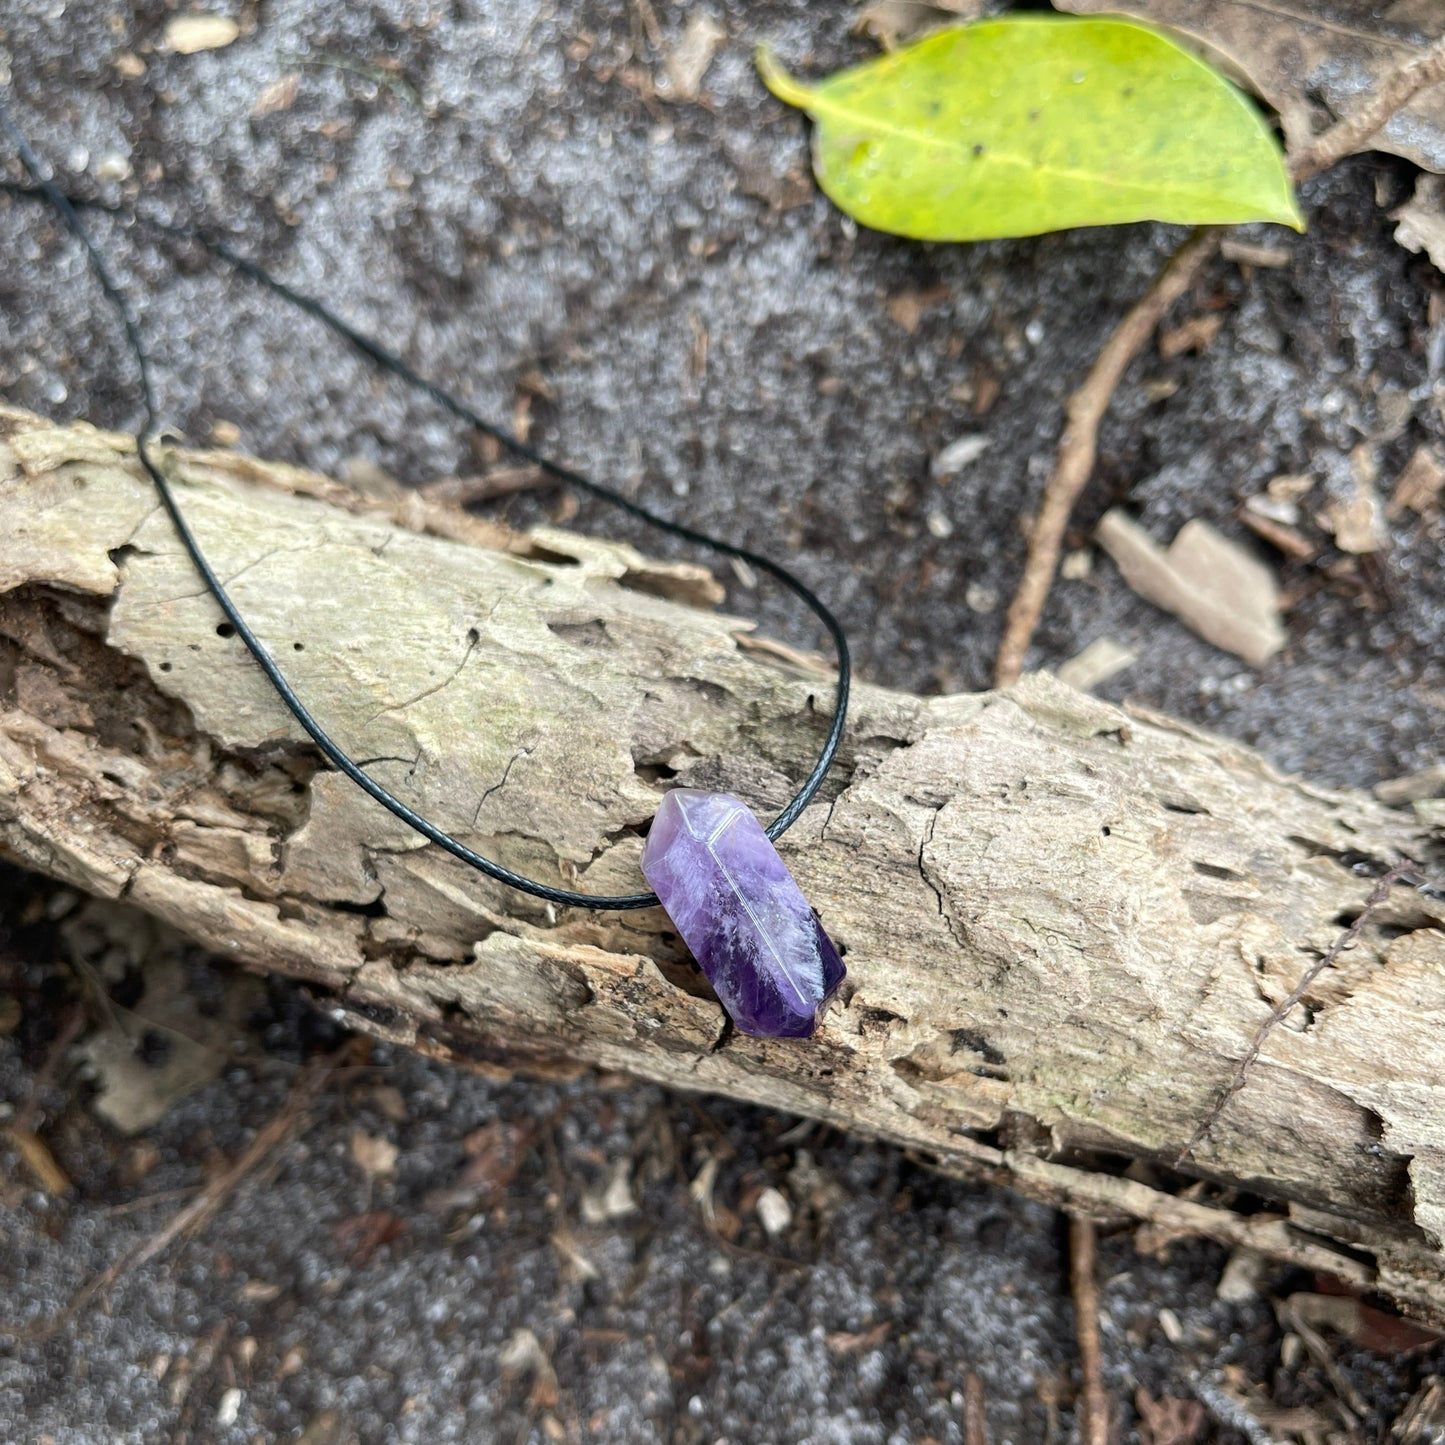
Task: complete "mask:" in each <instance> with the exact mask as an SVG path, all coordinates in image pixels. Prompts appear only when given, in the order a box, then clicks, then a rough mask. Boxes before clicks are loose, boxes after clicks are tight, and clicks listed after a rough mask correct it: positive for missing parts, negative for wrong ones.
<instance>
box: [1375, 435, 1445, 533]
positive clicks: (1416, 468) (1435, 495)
mask: <svg viewBox="0 0 1445 1445" xmlns="http://www.w3.org/2000/svg"><path fill="white" fill-rule="evenodd" d="M1442 487H1445V466H1442V465H1441V464H1440V456H1439V453H1438V452H1436V450H1435V448H1434V447H1431V446H1422V447H1416V448H1415V454H1414V456H1412V457H1411V458H1410V460H1409V461H1408V462H1406V463H1405V470H1404V471H1403V472H1401V473H1400V478H1399V480H1398V481H1397V482H1396V483H1395V490H1394V491H1393V492H1392V493H1391V494H1390V501H1389V505H1388V506H1386V508H1385V515H1386V516H1387V517H1389V518H1390V519H1391V520H1392V521H1393V520H1394V518H1396V517H1398V516H1399V515H1400V514H1401V513H1402V512H1414V513H1415V515H1416V516H1417V517H1433V516H1435V515H1437V514H1438V513H1439V511H1440V491H1441V488H1442Z"/></svg>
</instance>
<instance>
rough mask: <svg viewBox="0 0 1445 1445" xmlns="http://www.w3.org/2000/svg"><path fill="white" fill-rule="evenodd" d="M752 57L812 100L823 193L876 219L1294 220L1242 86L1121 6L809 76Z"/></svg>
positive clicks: (933, 41) (967, 222)
mask: <svg viewBox="0 0 1445 1445" xmlns="http://www.w3.org/2000/svg"><path fill="white" fill-rule="evenodd" d="M758 69H759V71H760V73H761V75H762V78H763V81H764V83H765V84H766V85H767V87H768V89H769V90H771V91H772V92H773V94H774V95H776V96H777V97H778V98H779V99H780V100H784V101H786V102H787V103H788V104H789V105H796V106H799V107H801V108H802V109H803V110H806V111H807V112H808V114H809V115H810V116H812V118H813V120H814V122H815V128H814V132H813V168H814V170H815V171H816V172H817V176H818V183H819V185H821V186H822V188H823V190H824V192H825V193H826V194H827V195H828V196H829V197H830V198H831V199H832V200H833V202H834V203H835V204H836V205H838V206H840V207H841V208H842V209H843V210H845V211H847V212H848V214H849V215H850V216H853V217H855V218H856V219H857V220H859V221H861V222H862V223H863V224H864V225H865V226H872V227H874V228H875V229H876V230H879V231H890V232H893V233H894V234H895V235H899V236H911V237H913V238H915V239H917V240H921V241H979V240H984V239H987V238H989V237H996V236H1034V235H1038V234H1039V233H1040V232H1043V231H1059V230H1064V229H1066V228H1068V227H1072V226H1099V225H1107V224H1113V223H1118V222H1123V221H1144V220H1153V221H1179V222H1184V223H1186V224H1190V225H1199V224H1205V223H1227V222H1235V221H1282V222H1283V223H1284V224H1285V225H1288V226H1294V227H1295V228H1296V229H1297V230H1302V229H1303V222H1302V220H1301V218H1300V213H1299V208H1298V207H1297V206H1296V204H1295V200H1294V194H1293V192H1292V191H1291V189H1290V183H1289V177H1288V176H1287V174H1286V172H1285V168H1284V158H1283V156H1282V155H1281V153H1280V149H1279V146H1278V144H1277V143H1276V141H1275V139H1274V136H1273V135H1272V134H1271V132H1270V131H1269V129H1268V128H1267V126H1266V125H1265V123H1264V119H1263V117H1262V116H1261V115H1260V113H1259V112H1258V111H1257V110H1256V109H1255V108H1254V105H1253V104H1252V103H1251V102H1250V100H1249V99H1248V98H1247V97H1246V96H1245V95H1244V94H1243V93H1242V92H1240V91H1239V90H1237V89H1236V88H1235V87H1234V86H1233V85H1231V84H1230V83H1229V82H1228V81H1227V80H1225V79H1224V78H1223V77H1222V76H1221V75H1219V74H1217V73H1216V72H1215V71H1213V70H1211V69H1210V68H1209V66H1208V65H1206V64H1205V63H1204V62H1203V61H1202V60H1200V59H1198V58H1197V57H1196V56H1194V55H1191V54H1190V53H1189V52H1188V51H1186V50H1182V49H1181V48H1180V47H1179V46H1178V45H1176V44H1175V43H1174V42H1173V41H1172V40H1170V39H1168V38H1167V37H1166V36H1164V35H1162V34H1160V32H1159V31H1157V30H1153V29H1150V28H1149V27H1148V26H1145V25H1139V24H1136V23H1134V22H1133V21H1128V20H1114V19H1102V18H1101V19H1087V20H1085V19H1079V20H1075V19H1071V18H1068V17H1064V16H1047V15H1011V16H1005V17H1003V18H1000V19H996V20H981V21H978V22H977V23H975V24H972V25H960V26H956V27H954V28H952V29H948V30H943V31H939V32H938V33H937V34H934V35H930V36H929V37H928V38H927V39H925V40H920V41H919V42H918V43H917V44H916V45H910V46H908V47H907V48H906V49H903V50H896V51H894V52H893V53H892V54H890V55H884V56H881V57H880V58H879V59H877V60H872V61H869V62H867V63H866V64H864V65H859V66H856V67H854V68H853V69H851V70H844V71H840V72H839V73H838V74H837V75H833V76H830V77H829V78H828V79H827V80H824V81H821V82H819V83H818V84H817V85H807V84H804V83H803V82H802V81H799V80H796V79H794V78H793V77H792V76H791V75H789V74H788V73H787V72H786V71H785V70H783V68H782V67H781V66H780V65H779V64H778V62H777V61H776V60H775V59H774V58H773V56H772V55H771V54H770V53H769V52H768V51H767V50H766V49H764V50H760V51H759V53H758Z"/></svg>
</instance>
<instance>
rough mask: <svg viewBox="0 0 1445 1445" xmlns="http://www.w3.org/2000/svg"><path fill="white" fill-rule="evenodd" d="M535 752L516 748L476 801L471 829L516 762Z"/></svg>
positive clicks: (503, 784)
mask: <svg viewBox="0 0 1445 1445" xmlns="http://www.w3.org/2000/svg"><path fill="white" fill-rule="evenodd" d="M535 751H536V749H535V748H518V749H517V751H516V752H514V753H513V754H512V756H511V757H510V758H508V759H507V766H506V767H505V768H503V769H502V776H501V777H500V778H499V779H498V780H497V781H496V782H495V783H493V784H492V786H491V787H490V788H488V789H487V790H486V792H485V793H483V794H482V796H481V797H480V798H478V799H477V806H476V810H475V811H474V812H473V813H472V827H473V828H475V827H476V826H477V819H478V818H480V817H481V816H482V809H483V807H485V806H486V802H487V799H488V798H490V797H491V796H492V794H493V793H500V792H501V791H502V789H503V788H505V787H506V786H507V779H508V778H510V777H511V776H512V768H513V766H514V765H515V764H516V762H517V760H518V759H519V758H529V757H531V755H532V754H533V753H534V752H535ZM543 841H545V840H543ZM604 851H605V850H604Z"/></svg>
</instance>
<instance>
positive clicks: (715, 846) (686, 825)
mask: <svg viewBox="0 0 1445 1445" xmlns="http://www.w3.org/2000/svg"><path fill="white" fill-rule="evenodd" d="M642 871H643V873H644V874H645V875H646V877H647V881H648V882H649V883H650V884H651V885H652V889H653V892H654V893H656V894H657V896H658V898H659V899H660V900H661V901H662V906H663V907H664V908H665V909H666V910H667V915H668V917H669V918H671V919H672V921H673V922H674V923H675V924H676V925H677V931H678V932H679V933H680V934H682V937H683V939H684V941H685V942H686V943H687V946H688V947H689V948H690V949H691V950H692V953H693V957H694V958H696V959H697V961H698V963H699V964H700V965H701V966H702V971H703V972H704V973H705V974H706V975H707V977H708V981H709V982H710V983H711V984H712V986H713V988H714V989H715V990H716V991H717V996H718V998H720V999H721V1000H722V1005H723V1007H724V1008H725V1009H726V1010H727V1011H728V1013H729V1015H731V1017H732V1020H733V1022H734V1023H735V1024H736V1025H737V1026H738V1028H739V1029H740V1030H742V1032H743V1033H745V1034H763V1035H766V1036H768V1037H770V1038H790V1039H798V1038H807V1037H808V1035H809V1034H811V1033H812V1032H813V1030H814V1029H815V1028H816V1027H817V1024H818V1011H819V1009H820V1008H821V1007H822V1006H823V1004H824V1003H825V1002H826V1001H827V1000H828V999H830V998H831V997H832V996H833V994H834V993H835V992H836V990H837V988H838V985H839V984H840V983H841V982H842V980H843V975H844V973H845V971H846V970H845V969H844V967H843V960H842V959H841V958H839V957H838V950H837V949H836V948H834V947H833V944H832V941H831V940H830V939H829V937H828V935H827V934H826V933H824V932H823V925H822V924H821V923H819V922H818V920H817V918H816V917H815V916H814V914H813V910H812V909H811V908H809V907H808V904H807V901H806V900H805V899H804V897H803V894H802V890H801V889H800V888H799V887H798V885H797V884H796V883H795V882H794V881H793V875H792V874H791V873H789V872H788V869H787V865H786V864H785V863H784V862H783V860H782V859H781V858H780V857H779V856H778V850H777V849H776V848H774V847H773V845H772V841H771V840H770V839H769V837H768V835H767V834H766V833H765V832H763V829H762V826H761V824H759V822H758V820H757V819H756V818H755V817H754V816H753V814H752V812H751V810H750V809H749V808H748V807H747V806H746V805H745V804H744V803H742V802H740V801H739V800H738V799H737V798H734V797H732V796H730V795H729V794H727V793H705V792H702V791H700V790H698V789H695V788H674V789H673V790H672V791H671V792H670V793H668V794H667V796H666V797H665V798H663V800H662V805H661V806H660V807H659V808H658V810H657V817H656V818H654V819H653V823H652V828H651V830H650V831H649V833H648V835H647V844H646V846H645V847H644V848H643V850H642Z"/></svg>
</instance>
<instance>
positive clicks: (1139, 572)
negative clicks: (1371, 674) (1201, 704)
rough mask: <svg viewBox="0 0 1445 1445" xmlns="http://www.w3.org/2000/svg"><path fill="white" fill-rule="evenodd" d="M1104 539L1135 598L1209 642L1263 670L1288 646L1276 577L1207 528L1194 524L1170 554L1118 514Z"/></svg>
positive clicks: (1111, 515) (1104, 529) (1103, 528)
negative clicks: (1167, 615)
mask: <svg viewBox="0 0 1445 1445" xmlns="http://www.w3.org/2000/svg"><path fill="white" fill-rule="evenodd" d="M1096 535H1097V539H1098V542H1099V545H1100V546H1101V547H1103V548H1104V550H1105V551H1106V552H1107V553H1108V554H1109V555H1110V556H1111V557H1112V558H1113V559H1114V562H1115V564H1116V565H1117V566H1118V568H1119V570H1120V572H1122V573H1123V574H1124V580H1125V581H1126V582H1127V583H1128V584H1129V586H1130V587H1132V588H1133V590H1134V591H1135V592H1137V593H1138V594H1139V595H1140V596H1141V597H1143V598H1145V599H1146V600H1148V601H1150V602H1153V603H1154V604H1155V605H1156V606H1158V607H1162V608H1164V610H1165V611H1166V612H1172V613H1173V614H1174V615H1175V616H1176V617H1177V618H1178V619H1179V620H1180V621H1181V622H1182V623H1184V625H1185V626H1186V627H1188V628H1190V629H1191V630H1192V631H1194V632H1197V633H1198V634H1199V636H1201V637H1202V638H1204V639H1205V640H1206V641H1207V642H1212V643H1213V644H1214V645H1215V646H1216V647H1220V648H1223V649H1224V651H1226V652H1231V653H1233V654H1234V655H1235V656H1236V657H1241V658H1243V659H1244V660H1245V661H1246V662H1248V663H1251V664H1252V665H1253V666H1255V667H1262V666H1263V665H1264V664H1265V663H1266V662H1268V661H1269V659H1270V658H1271V657H1273V656H1274V655H1275V653H1277V652H1278V651H1279V650H1280V648H1282V647H1283V646H1284V643H1285V634H1284V627H1283V626H1282V624H1281V623H1280V620H1279V610H1280V608H1279V590H1278V588H1277V587H1276V585H1275V580H1274V576H1273V574H1272V573H1271V572H1270V570H1269V568H1267V567H1266V566H1264V565H1263V563H1261V562H1259V561H1258V560H1257V559H1256V558H1254V557H1252V556H1251V555H1250V554H1249V553H1248V552H1246V551H1245V550H1244V549H1243V548H1242V547H1240V546H1239V545H1238V544H1237V543H1234V542H1231V541H1229V539H1228V538H1226V537H1223V536H1221V535H1220V534H1219V533H1218V532H1216V531H1215V530H1214V528H1213V527H1211V526H1210V525H1209V524H1208V523H1207V522H1201V521H1197V520H1196V521H1192V522H1186V523H1185V524H1184V526H1183V527H1181V528H1180V530H1179V535H1178V536H1177V537H1176V538H1175V539H1174V542H1173V544H1172V545H1171V546H1170V547H1169V548H1168V549H1167V550H1166V549H1165V548H1162V547H1160V546H1159V545H1158V544H1157V543H1156V542H1155V541H1154V540H1153V539H1152V538H1151V537H1150V536H1149V534H1148V533H1147V532H1145V531H1144V529H1143V528H1142V527H1140V526H1139V525H1138V524H1137V523H1136V522H1133V521H1131V520H1130V519H1129V517H1128V516H1126V515H1125V514H1124V512H1122V511H1121V510H1120V509H1119V508H1117V507H1116V508H1114V509H1113V510H1112V511H1110V512H1107V513H1106V514H1105V516H1104V518H1103V520H1102V521H1101V522H1100V523H1099V529H1098V532H1097V534H1096Z"/></svg>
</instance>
